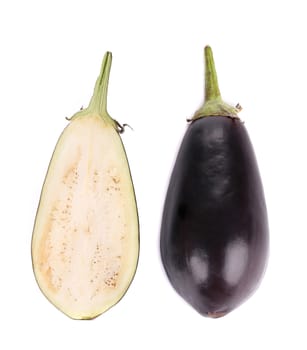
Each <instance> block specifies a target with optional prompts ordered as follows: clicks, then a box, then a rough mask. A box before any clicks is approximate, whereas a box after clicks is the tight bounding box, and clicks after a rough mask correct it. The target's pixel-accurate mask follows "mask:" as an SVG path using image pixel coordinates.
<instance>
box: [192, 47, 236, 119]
mask: <svg viewBox="0 0 307 350" xmlns="http://www.w3.org/2000/svg"><path fill="white" fill-rule="evenodd" d="M240 110H241V107H240V106H239V105H237V106H236V107H234V106H231V105H229V104H228V103H226V102H224V101H223V100H222V97H221V93H220V89H219V85H218V79H217V74H216V70H215V64H214V59H213V54H212V50H211V47H210V46H206V47H205V102H204V104H203V105H202V107H201V108H200V109H199V110H197V111H196V112H195V114H194V116H193V117H192V119H191V120H196V119H199V118H203V117H209V116H221V117H229V118H239V117H238V113H239V112H240Z"/></svg>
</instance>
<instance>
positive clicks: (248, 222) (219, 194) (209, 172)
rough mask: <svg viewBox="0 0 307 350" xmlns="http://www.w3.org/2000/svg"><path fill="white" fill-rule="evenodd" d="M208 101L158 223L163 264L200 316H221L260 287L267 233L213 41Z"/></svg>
mask: <svg viewBox="0 0 307 350" xmlns="http://www.w3.org/2000/svg"><path fill="white" fill-rule="evenodd" d="M205 63H206V75H205V84H206V89H205V103H204V105H203V106H202V107H201V108H200V109H199V110H198V111H197V112H196V113H195V115H194V117H193V118H192V120H190V124H189V126H188V128H187V130H186V133H185V135H184V138H183V141H182V144H181V146H180V149H179V152H178V155H177V159H176V162H175V165H174V168H173V172H172V175H171V178H170V182H169V187H168V191H167V195H166V199H165V204H164V211H163V217H162V225H161V236H160V249H161V258H162V263H163V266H164V268H165V271H166V274H167V276H168V279H169V281H170V283H171V284H172V286H173V287H174V289H175V290H176V291H177V292H178V293H179V295H181V297H183V298H184V299H185V300H186V301H187V302H188V303H189V304H191V305H192V307H194V308H195V309H196V310H197V311H198V312H199V313H200V314H202V315H204V316H208V317H213V318H217V317H221V316H224V315H226V314H227V313H229V312H230V311H232V310H233V309H235V308H236V307H238V306H239V305H240V304H241V303H242V302H244V301H245V300H246V299H247V298H249V297H250V296H251V295H252V294H253V292H254V291H255V290H256V288H257V287H258V285H259V283H260V281H261V279H262V277H263V275H264V271H265V268H266V265H267V257H268V246H269V233H268V218H267V209H266V203H265V197H264V191H263V186H262V182H261V177H260V174H259V169H258V166H257V161H256V157H255V153H254V150H253V146H252V143H251V141H250V138H249V135H248V132H247V130H246V128H245V125H244V124H243V123H242V122H241V120H240V119H239V117H238V115H237V113H238V112H239V109H240V108H239V106H237V107H232V106H230V105H228V104H226V103H225V102H223V101H222V99H221V95H220V91H219V87H218V81H217V76H216V71H215V66H214V61H213V55H212V51H211V48H210V47H208V46H207V47H206V48H205Z"/></svg>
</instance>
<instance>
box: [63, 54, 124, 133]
mask: <svg viewBox="0 0 307 350" xmlns="http://www.w3.org/2000/svg"><path fill="white" fill-rule="evenodd" d="M111 65H112V53H111V52H106V53H105V55H104V57H103V60H102V64H101V69H100V74H99V76H98V78H97V80H96V84H95V88H94V93H93V96H92V98H91V100H90V103H89V105H88V107H87V108H85V109H83V110H81V111H79V112H77V113H76V114H74V115H73V116H72V118H70V119H69V120H72V119H75V118H79V117H85V116H87V115H89V114H97V115H99V116H100V117H101V118H102V119H103V120H104V121H105V122H106V123H111V124H112V125H113V126H114V127H115V128H116V129H118V127H117V122H116V121H115V120H114V119H112V118H111V117H110V115H109V113H108V111H107V94H108V85H109V76H110V70H111Z"/></svg>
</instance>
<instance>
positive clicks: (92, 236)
mask: <svg viewBox="0 0 307 350" xmlns="http://www.w3.org/2000/svg"><path fill="white" fill-rule="evenodd" d="M111 63H112V55H111V53H110V52H107V53H106V54H105V56H104V59H103V62H102V66H101V72H100V75H99V77H98V79H97V81H96V85H95V89H94V94H93V97H92V99H91V101H90V104H89V106H88V107H87V108H85V109H82V110H80V111H79V112H77V113H76V114H75V115H73V116H72V118H70V119H69V120H70V122H69V124H68V125H67V126H66V128H65V129H64V131H63V133H62V134H61V136H60V138H59V140H58V142H57V145H56V147H55V150H54V153H53V155H52V158H51V161H50V164H49V168H48V171H47V175H46V178H45V181H44V185H43V188H42V192H41V196H40V201H39V206H38V210H37V214H36V218H35V223H34V229H33V235H32V247H31V249H32V251H31V252H32V264H33V270H34V275H35V278H36V281H37V283H38V285H39V287H40V289H41V291H42V292H43V294H44V295H45V296H46V297H47V298H48V299H49V301H50V302H51V303H52V304H53V305H54V306H56V307H57V308H58V309H59V310H61V311H62V312H63V313H64V314H66V315H67V316H69V317H71V318H73V319H92V318H95V317H96V316H98V315H100V314H102V313H103V312H105V311H106V310H108V309H109V308H110V307H111V306H113V305H115V304H116V303H117V302H118V301H119V300H120V299H121V298H122V297H123V295H124V294H125V293H126V291H127V289H128V288H129V286H130V283H131V282H132V280H133V277H134V275H135V272H136V268H137V262H138V256H139V221H138V212H137V204H136V199H135V193H134V187H133V183H132V178H131V173H130V169H129V164H128V160H127V157H126V152H125V149H124V146H123V143H122V141H121V138H120V135H119V134H120V133H121V132H122V131H123V126H121V125H120V124H119V123H118V122H117V121H116V120H114V119H112V118H111V117H110V115H109V114H108V112H107V89H108V82H109V74H110V69H111Z"/></svg>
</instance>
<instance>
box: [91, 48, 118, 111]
mask: <svg viewBox="0 0 307 350" xmlns="http://www.w3.org/2000/svg"><path fill="white" fill-rule="evenodd" d="M111 65H112V54H111V52H106V53H105V55H104V58H103V61H102V64H101V70H100V74H99V76H98V78H97V80H96V84H95V88H94V93H93V96H92V98H91V101H90V103H89V105H88V107H87V109H88V111H90V112H93V113H97V114H99V115H105V114H108V112H107V94H108V85H109V76H110V70H111Z"/></svg>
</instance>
